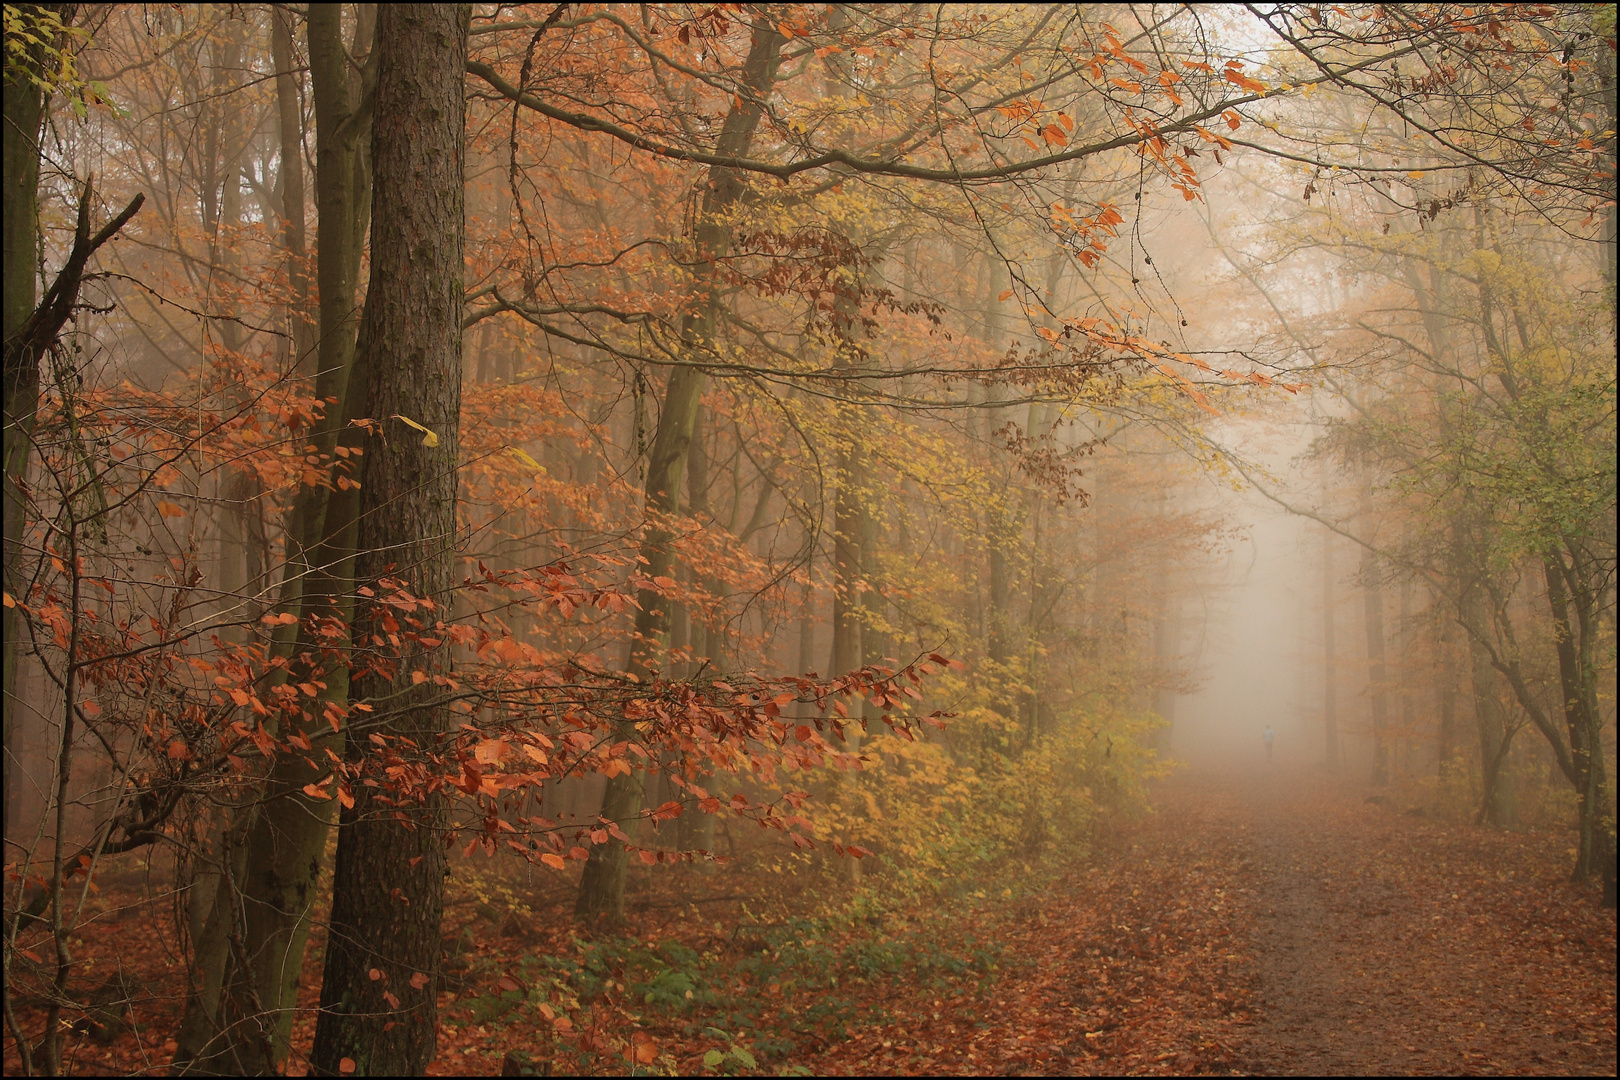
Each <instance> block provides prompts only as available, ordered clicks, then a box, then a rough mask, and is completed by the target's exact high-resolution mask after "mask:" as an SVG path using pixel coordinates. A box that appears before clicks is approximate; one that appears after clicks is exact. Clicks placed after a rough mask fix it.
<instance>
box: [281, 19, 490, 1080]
mask: <svg viewBox="0 0 1620 1080" xmlns="http://www.w3.org/2000/svg"><path fill="white" fill-rule="evenodd" d="M471 14H472V8H471V6H470V5H463V4H424V5H403V4H402V5H397V6H396V5H385V6H384V7H383V8H382V9H381V11H380V12H379V17H378V25H377V52H378V58H377V61H378V64H377V85H376V115H377V117H378V121H377V123H376V125H375V133H374V135H373V142H372V158H373V168H374V170H375V184H376V187H377V190H379V191H386V192H388V196H389V197H388V198H387V199H384V200H381V201H379V202H378V203H377V209H376V216H375V220H374V223H373V228H372V234H373V235H372V244H371V252H372V263H371V265H372V272H371V288H370V291H369V294H368V296H367V299H366V312H365V329H364V331H363V335H364V337H365V339H366V342H367V345H366V350H367V358H368V364H367V368H368V373H367V379H366V385H367V394H366V397H367V401H368V402H369V407H370V408H371V409H373V410H375V411H374V413H373V415H374V416H376V417H379V418H383V420H382V422H383V429H382V432H383V437H382V438H379V439H371V440H368V445H367V447H366V453H365V455H364V461H363V465H362V467H361V486H360V497H359V502H360V505H359V511H358V518H359V532H358V549H359V554H358V556H357V558H356V562H355V580H356V581H357V582H364V583H366V585H367V586H368V587H369V588H370V589H371V590H373V591H374V592H375V593H376V594H377V595H378V596H379V597H381V596H384V595H387V594H388V593H389V592H391V591H392V590H391V589H390V587H389V586H386V585H384V584H382V583H381V581H382V579H384V578H389V579H393V580H397V581H399V582H402V583H403V585H404V587H405V589H406V591H408V592H409V593H410V594H411V596H413V597H416V598H418V599H419V600H421V601H422V602H423V605H424V608H423V609H418V615H417V616H416V621H417V622H418V623H419V624H420V625H421V626H422V627H423V628H425V629H427V630H429V631H431V629H432V626H433V623H434V621H435V620H438V619H442V618H444V617H445V613H446V612H448V610H449V605H450V601H451V595H450V593H451V582H452V578H453V575H454V553H455V536H456V499H457V476H456V467H457V455H458V452H459V445H460V412H461V373H462V359H461V346H462V331H461V317H462V308H463V280H462V279H463V271H464V267H463V257H464V247H465V235H464V234H465V222H464V179H463V173H464V168H463V166H464V154H465V145H464V135H465V127H466V117H465V103H464V99H463V78H464V76H463V71H464V68H465V65H466V60H467V31H468V24H469V20H470V18H471ZM402 416H408V417H410V418H411V419H412V420H414V421H415V422H416V423H419V424H422V425H424V426H425V427H427V428H428V429H429V430H431V431H432V432H433V433H434V435H436V436H437V438H436V439H421V438H418V437H417V434H416V432H415V430H414V429H413V428H410V427H408V426H407V425H405V424H404V423H403V422H402V421H401V420H399V419H398V418H399V417H402ZM430 441H431V442H433V443H434V445H428V444H429V442H430ZM424 609H425V610H424ZM400 621H401V622H402V623H404V622H409V621H411V617H409V616H407V617H402V618H401V620H400ZM393 622H394V619H393V618H392V617H390V616H389V615H388V614H387V613H386V611H385V610H370V609H368V610H366V611H362V612H358V613H357V615H356V618H355V635H354V637H355V641H356V642H357V643H363V644H364V646H365V647H366V649H367V650H368V652H370V655H366V654H364V653H362V654H360V655H358V656H357V658H356V667H357V669H358V670H357V672H356V674H355V676H354V693H355V695H356V696H357V697H363V698H366V699H369V700H371V701H372V702H374V703H376V706H377V711H375V712H372V713H369V714H367V715H368V716H369V717H371V719H370V720H369V721H368V722H367V724H366V725H365V728H366V729H367V730H362V729H360V728H356V729H355V730H353V731H351V732H350V736H351V737H350V738H349V740H348V749H347V757H348V759H349V760H350V761H351V762H360V761H361V760H362V759H363V755H364V753H365V752H366V751H367V749H368V745H369V744H368V741H367V740H365V739H363V738H362V737H361V736H362V735H371V734H376V735H380V736H382V737H383V738H385V739H387V740H388V743H389V749H390V751H391V752H396V753H398V754H400V755H401V756H403V757H405V758H406V759H407V760H409V759H410V758H411V757H412V756H415V755H426V754H430V753H434V752H436V751H437V750H438V749H439V747H440V744H441V742H442V739H443V737H444V735H445V733H446V731H447V730H448V725H449V717H450V713H449V710H448V708H447V707H446V706H444V705H442V704H435V703H434V698H436V697H437V695H438V694H439V690H438V688H437V686H435V684H434V682H433V681H432V678H431V676H433V675H438V674H446V673H447V672H448V670H449V665H450V652H449V648H448V646H447V645H444V644H438V645H427V644H424V643H421V642H416V643H414V644H413V643H412V640H411V637H410V635H408V634H407V635H405V636H404V638H403V640H404V641H405V644H403V645H401V646H399V647H398V650H397V652H390V651H389V650H388V649H387V648H386V647H385V646H383V645H381V644H380V643H381V642H384V641H386V640H388V639H387V638H385V637H384V636H383V635H385V634H388V633H390V628H389V624H391V623H393ZM395 640H400V639H395ZM371 650H375V651H371ZM385 652H386V653H388V654H387V655H383V654H384V653H385ZM418 672H421V673H425V674H426V675H428V676H429V678H428V679H427V680H426V681H422V682H420V683H418V682H416V680H415V679H414V675H415V674H416V673H418ZM352 792H353V798H354V805H353V806H352V807H345V808H344V810H343V812H342V817H341V819H340V826H339V830H338V853H337V868H336V870H335V873H334V877H333V893H332V929H331V936H330V938H329V939H328V944H327V949H326V965H325V972H324V978H323V981H322V985H321V1015H320V1017H319V1019H318V1021H317V1023H316V1029H315V1046H314V1049H313V1051H312V1053H311V1056H310V1061H311V1066H312V1068H314V1069H315V1070H317V1071H319V1072H324V1073H327V1074H328V1075H330V1074H335V1073H339V1072H347V1071H350V1069H352V1071H353V1073H354V1075H357V1076H390V1075H392V1076H412V1075H420V1074H421V1073H422V1071H423V1070H424V1069H425V1068H426V1067H427V1065H428V1063H429V1062H430V1061H432V1060H433V1058H434V1053H435V1047H436V1040H437V1030H438V1008H437V991H438V988H437V985H436V975H437V972H438V961H439V947H440V946H439V924H440V918H441V915H442V912H443V905H444V875H445V856H444V842H445V838H444V835H443V830H444V826H445V824H446V815H447V810H448V806H447V803H446V799H445V796H444V795H442V794H425V793H423V792H420V791H418V792H415V793H413V799H414V800H415V802H414V805H410V804H407V805H404V806H400V807H399V808H397V809H396V805H397V804H395V803H392V802H384V801H381V800H379V798H378V796H379V795H380V794H382V792H383V789H380V788H371V787H367V786H365V785H363V784H359V783H356V784H354V785H353V786H352ZM372 969H375V970H376V971H377V972H378V973H379V977H378V978H376V979H373V978H371V977H370V975H369V972H370V971H371V970H372ZM424 975H425V976H426V979H425V980H424V979H421V978H417V976H424ZM413 980H414V981H413ZM346 1066H347V1067H346Z"/></svg>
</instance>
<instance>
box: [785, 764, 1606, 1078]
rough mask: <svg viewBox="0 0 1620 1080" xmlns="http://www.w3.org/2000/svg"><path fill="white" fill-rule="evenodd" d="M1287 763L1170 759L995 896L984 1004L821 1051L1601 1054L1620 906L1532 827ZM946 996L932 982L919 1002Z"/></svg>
mask: <svg viewBox="0 0 1620 1080" xmlns="http://www.w3.org/2000/svg"><path fill="white" fill-rule="evenodd" d="M1367 795H1368V792H1366V791H1364V790H1359V789H1356V788H1354V787H1353V786H1350V785H1338V784H1334V783H1331V782H1329V780H1328V778H1327V777H1326V776H1325V775H1324V774H1322V773H1321V772H1319V771H1316V770H1309V771H1301V772H1289V771H1287V770H1285V769H1283V768H1278V769H1277V770H1275V771H1270V772H1261V773H1256V774H1253V775H1248V776H1226V777H1215V776H1210V775H1196V774H1192V775H1188V774H1183V775H1181V776H1178V777H1176V778H1174V779H1172V780H1170V781H1167V782H1166V783H1165V784H1163V785H1162V786H1161V788H1160V789H1159V790H1158V792H1157V793H1156V795H1155V802H1156V805H1157V807H1158V809H1157V812H1156V813H1155V814H1153V815H1152V816H1151V817H1149V818H1147V819H1145V820H1143V821H1140V822H1137V823H1134V824H1132V825H1130V826H1128V827H1126V828H1125V829H1123V830H1121V831H1120V832H1119V833H1118V835H1117V836H1116V837H1114V839H1113V840H1112V841H1111V842H1110V844H1109V848H1110V851H1109V852H1107V853H1104V854H1103V855H1102V857H1100V858H1098V859H1096V860H1094V861H1093V863H1092V864H1091V865H1089V866H1088V868H1087V869H1085V870H1083V871H1081V872H1078V873H1077V874H1075V875H1074V876H1072V877H1071V878H1070V879H1068V880H1067V881H1065V882H1064V883H1062V884H1061V886H1059V887H1058V888H1056V889H1054V890H1052V891H1051V892H1050V893H1048V894H1047V895H1046V896H1045V897H1044V898H1041V899H1039V900H1034V899H1032V900H1031V901H1029V902H1027V903H1025V904H1022V905H1020V906H1019V907H1018V908H1016V909H1014V910H1012V911H1010V912H1008V913H1007V921H1006V924H1005V926H1004V927H1003V928H1002V929H1001V934H1000V936H1001V937H1002V938H1003V940H1004V941H1005V943H1006V945H1007V953H1008V954H1009V955H1011V956H1014V957H1021V958H1023V960H1024V963H1023V966H1022V967H1018V966H1016V965H1015V966H1014V967H1013V969H1011V970H1009V971H1008V972H1007V973H1006V975H1005V976H1004V979H1003V981H1002V982H1001V983H1000V984H999V985H998V986H997V987H996V989H995V991H994V993H993V994H992V996H991V1000H990V1001H988V1002H980V1003H977V1004H975V1005H973V1006H971V1007H969V1008H958V1009H952V1008H951V1007H950V1006H949V1005H947V1006H946V1007H945V1009H944V1010H943V1012H933V1013H932V1014H931V1015H930V1014H929V1013H928V1011H927V1009H926V1008H922V1009H915V1010H909V1011H910V1012H911V1015H909V1016H908V1015H907V1012H908V1009H907V1007H906V1006H907V1003H905V1002H896V1003H895V1022H894V1023H893V1024H890V1025H886V1026H884V1027H880V1028H874V1029H868V1030H866V1031H864V1032H861V1033H858V1034H857V1036H856V1038H855V1040H854V1041H853V1042H851V1043H846V1044H841V1045H839V1046H836V1047H830V1048H828V1050H827V1052H826V1053H825V1054H824V1055H823V1056H822V1057H821V1058H820V1059H818V1060H817V1061H815V1062H812V1063H811V1064H812V1067H813V1068H815V1070H816V1071H817V1072H821V1073H831V1072H835V1071H844V1072H852V1073H864V1074H882V1073H889V1074H919V1073H929V1072H950V1073H968V1074H979V1075H1020V1074H1023V1075H1042V1074H1047V1075H1067V1074H1075V1073H1080V1074H1088V1073H1089V1074H1103V1075H1106V1074H1117V1073H1133V1074H1169V1073H1176V1074H1186V1073H1202V1074H1231V1073H1259V1074H1269V1075H1318V1074H1326V1075H1336V1074H1339V1075H1349V1074H1363V1075H1367V1074H1370V1075H1377V1074H1380V1073H1393V1074H1408V1075H1411V1074H1438V1073H1467V1074H1490V1073H1515V1074H1611V1075H1612V1074H1613V1073H1614V1071H1615V921H1614V915H1613V913H1612V912H1603V911H1601V910H1600V909H1599V908H1598V907H1597V903H1596V901H1597V893H1596V891H1595V889H1587V888H1577V887H1574V886H1571V885H1569V884H1568V883H1567V882H1566V881H1565V880H1564V875H1565V873H1566V871H1567V865H1568V863H1567V859H1566V856H1565V854H1564V852H1563V851H1562V850H1557V849H1556V848H1557V845H1556V843H1555V838H1554V837H1552V836H1549V835H1547V834H1537V835H1515V834H1502V833H1495V832H1489V831H1486V830H1481V829H1476V828H1472V827H1469V826H1465V825H1454V824H1444V823H1440V822H1436V821H1433V820H1431V819H1429V818H1427V817H1418V816H1415V815H1409V814H1406V813H1404V812H1403V811H1402V807H1401V806H1400V805H1398V804H1391V805H1381V804H1377V803H1368V802H1367V801H1366V799H1367ZM932 1004H933V1005H934V1006H938V1005H939V1004H940V1003H939V1002H933V1003H932Z"/></svg>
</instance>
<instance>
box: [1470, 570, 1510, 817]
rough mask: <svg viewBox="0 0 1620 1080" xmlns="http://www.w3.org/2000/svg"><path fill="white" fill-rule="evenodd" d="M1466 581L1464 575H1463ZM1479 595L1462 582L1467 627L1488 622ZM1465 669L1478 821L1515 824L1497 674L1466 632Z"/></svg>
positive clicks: (1504, 713) (1476, 589) (1504, 716)
mask: <svg viewBox="0 0 1620 1080" xmlns="http://www.w3.org/2000/svg"><path fill="white" fill-rule="evenodd" d="M1464 580H1465V581H1466V580H1467V577H1466V576H1465V577H1464ZM1484 608H1485V604H1484V600H1483V598H1482V597H1481V596H1480V595H1479V587H1478V586H1477V585H1466V586H1465V588H1464V593H1463V597H1462V616H1463V620H1464V621H1465V622H1466V623H1467V624H1468V625H1470V626H1473V627H1476V628H1483V627H1486V626H1488V625H1489V620H1488V619H1487V617H1486V612H1485V610H1484ZM1468 654H1469V668H1470V676H1471V682H1472V686H1473V691H1474V722H1475V725H1476V727H1477V728H1478V731H1479V752H1480V770H1481V773H1482V775H1483V780H1484V783H1483V787H1482V789H1481V792H1480V812H1479V816H1480V820H1481V821H1484V822H1486V823H1488V824H1491V825H1494V826H1496V827H1497V828H1500V829H1510V828H1513V827H1514V826H1516V825H1517V824H1518V823H1519V803H1518V796H1517V795H1516V793H1515V792H1514V789H1513V770H1512V769H1510V768H1509V767H1508V751H1509V749H1510V743H1511V735H1510V734H1509V732H1508V725H1507V711H1506V709H1505V708H1504V707H1503V704H1502V694H1501V676H1500V675H1499V674H1498V673H1497V671H1496V668H1495V667H1493V666H1492V665H1491V657H1490V654H1489V652H1487V650H1486V649H1485V646H1484V645H1483V644H1481V643H1480V642H1479V641H1478V640H1477V639H1476V637H1475V635H1474V634H1472V633H1471V634H1469V641H1468Z"/></svg>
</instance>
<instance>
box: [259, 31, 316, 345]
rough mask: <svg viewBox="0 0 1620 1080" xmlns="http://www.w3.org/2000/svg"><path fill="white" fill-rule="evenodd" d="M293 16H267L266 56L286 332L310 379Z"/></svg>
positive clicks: (310, 330)
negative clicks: (272, 84)
mask: <svg viewBox="0 0 1620 1080" xmlns="http://www.w3.org/2000/svg"><path fill="white" fill-rule="evenodd" d="M292 31H293V21H292V13H291V12H289V11H288V10H287V9H286V8H285V7H275V8H272V9H271V11H270V55H271V58H272V61H273V63H274V64H275V69H276V119H277V135H278V136H279V138H280V143H281V145H280V151H281V168H280V169H279V170H278V175H277V186H278V188H279V189H280V194H281V241H282V247H283V249H284V254H285V256H286V260H287V290H288V292H289V293H291V294H292V295H291V300H292V304H291V307H290V310H289V311H288V316H289V317H288V320H287V322H288V329H289V331H290V333H291V336H292V345H291V353H292V367H293V370H295V371H297V372H299V373H301V374H306V375H307V374H309V371H308V368H309V367H310V365H311V360H312V353H313V349H314V346H315V340H314V339H315V327H314V326H313V325H311V323H310V317H309V316H310V311H309V274H308V271H307V269H306V268H305V265H304V259H305V254H306V253H305V243H304V114H303V109H302V107H301V106H300V104H299V96H298V83H299V76H298V73H297V71H296V70H295V61H294V59H293V34H292Z"/></svg>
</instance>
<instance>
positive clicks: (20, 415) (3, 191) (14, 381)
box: [0, 4, 76, 835]
mask: <svg viewBox="0 0 1620 1080" xmlns="http://www.w3.org/2000/svg"><path fill="white" fill-rule="evenodd" d="M42 6H46V7H50V8H55V9H57V10H58V11H60V12H61V14H62V18H63V19H64V21H65V20H66V19H68V18H70V17H71V13H72V10H73V8H74V7H75V6H76V5H72V4H51V5H42ZM62 9H66V10H65V11H64V10H62ZM8 50H9V42H8ZM38 63H39V58H38V57H37V56H28V55H26V54H24V55H21V56H13V55H11V54H10V53H9V52H8V54H7V56H6V63H5V95H4V112H5V117H4V124H5V128H4V130H3V131H0V151H3V164H0V167H3V169H4V177H3V179H0V185H3V186H0V195H3V197H4V200H5V208H6V212H5V214H3V215H0V236H3V242H4V247H5V296H4V303H3V312H4V331H5V334H4V340H6V341H10V340H11V338H12V335H14V334H16V333H17V332H18V331H19V330H21V329H22V327H23V324H24V323H26V322H27V321H28V317H29V316H30V315H32V314H33V313H34V305H35V304H36V303H37V301H38V292H37V290H36V283H37V282H38V280H39V248H38V247H37V246H36V244H35V241H36V239H37V234H38V230H39V133H40V128H41V125H42V124H43V123H44V121H45V93H44V91H43V90H41V89H40V87H39V86H38V84H36V83H34V82H33V81H32V79H31V78H30V77H29V75H30V72H29V70H28V68H29V66H30V65H33V66H34V67H35V68H37V66H38ZM21 359H22V360H23V361H24V362H23V363H21V364H19V365H17V367H16V368H15V370H13V367H12V366H11V365H9V364H8V365H7V366H6V370H5V442H4V454H5V465H4V467H5V475H4V478H3V480H0V483H3V484H4V488H5V495H4V499H5V509H4V515H5V519H4V520H5V591H6V592H8V593H10V594H11V595H13V596H16V597H18V598H19V599H20V598H22V597H21V594H22V591H23V587H22V582H21V581H20V580H19V578H18V567H19V565H20V564H19V561H18V560H19V557H20V555H19V551H20V547H21V544H22V535H23V518H24V511H23V496H22V484H23V483H24V482H25V481H26V480H27V478H28V458H29V450H30V444H29V437H30V436H31V435H32V433H33V430H34V409H35V407H36V406H37V404H38V401H39V360H38V358H37V357H32V356H30V357H22V358H21ZM4 618H5V642H4V644H3V646H0V648H3V649H4V682H3V692H4V694H5V700H4V702H3V703H0V704H3V708H0V714H4V724H5V732H4V734H5V758H6V764H5V786H6V794H5V800H6V806H5V810H6V813H5V819H6V822H7V824H8V826H9V824H10V823H11V822H13V821H15V820H17V815H16V811H17V809H18V805H17V803H16V799H17V797H18V795H19V794H20V792H21V789H22V785H21V784H20V783H17V782H15V781H16V777H15V775H14V773H13V769H12V763H13V761H15V760H16V758H15V754H14V753H13V751H14V750H15V749H16V748H15V747H14V746H13V745H12V726H11V721H12V717H13V716H16V715H20V714H21V713H22V711H23V707H22V703H21V702H19V701H17V700H14V695H15V693H16V690H17V662H18V656H19V653H18V642H19V639H20V638H21V636H22V617H21V614H20V613H19V612H18V611H17V609H16V608H14V607H9V606H8V607H6V608H5V610H4ZM8 835H9V833H8Z"/></svg>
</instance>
